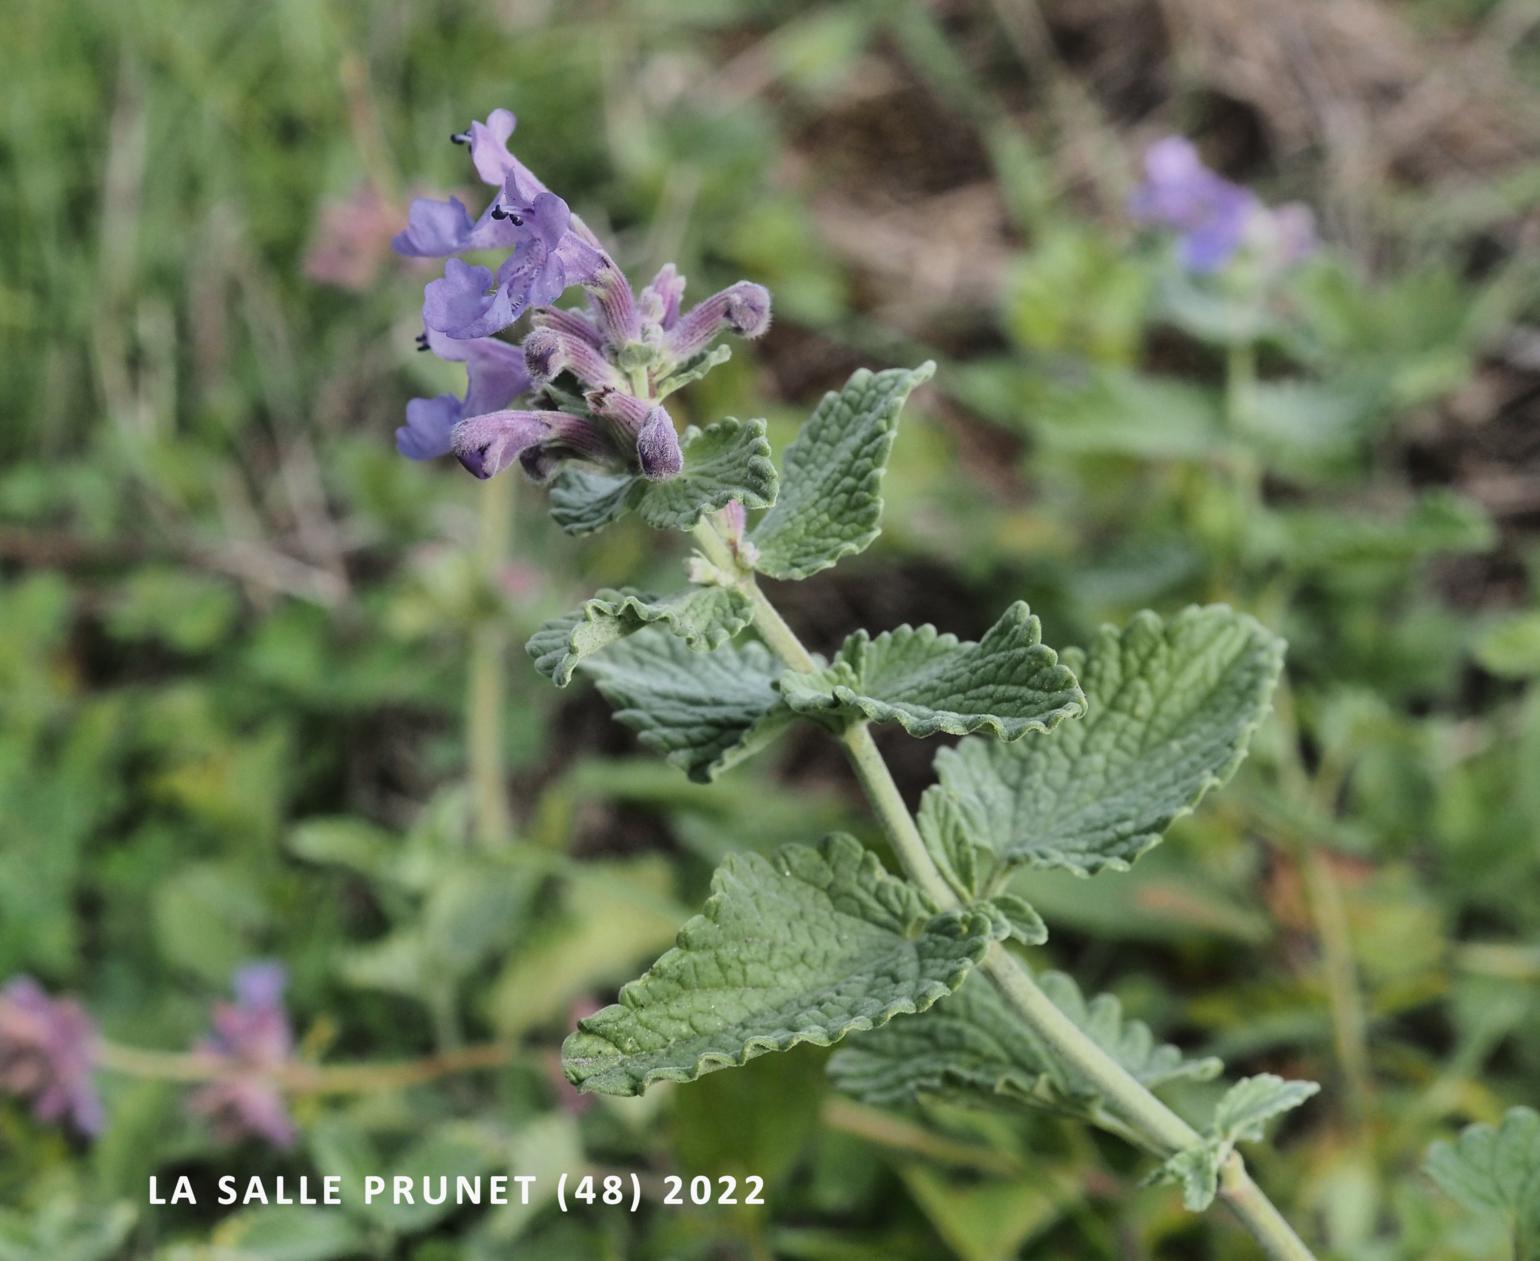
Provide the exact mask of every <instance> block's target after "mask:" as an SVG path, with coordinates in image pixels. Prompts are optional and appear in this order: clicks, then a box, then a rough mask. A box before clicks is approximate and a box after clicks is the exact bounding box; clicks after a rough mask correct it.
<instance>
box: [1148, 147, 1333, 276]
mask: <svg viewBox="0 0 1540 1261" xmlns="http://www.w3.org/2000/svg"><path fill="white" fill-rule="evenodd" d="M1129 210H1130V213H1132V214H1133V216H1134V217H1135V218H1136V219H1138V220H1140V221H1141V222H1143V223H1147V224H1152V225H1154V226H1157V227H1164V228H1171V229H1173V230H1175V231H1176V232H1177V233H1178V234H1179V237H1178V239H1179V242H1180V255H1181V260H1182V265H1183V266H1184V267H1185V268H1187V270H1188V271H1191V272H1196V273H1198V274H1207V273H1210V272H1215V271H1218V270H1219V269H1220V268H1221V267H1223V266H1224V265H1225V264H1226V263H1227V262H1229V261H1230V259H1231V258H1233V257H1234V256H1235V254H1236V253H1237V252H1238V251H1240V250H1241V249H1242V248H1243V247H1248V246H1250V247H1256V249H1257V252H1258V253H1259V254H1260V255H1261V257H1262V258H1263V261H1264V262H1266V263H1267V264H1268V267H1269V270H1281V269H1282V268H1285V267H1288V266H1292V265H1293V264H1294V263H1296V262H1298V261H1299V260H1300V259H1301V258H1303V257H1305V255H1307V254H1309V253H1310V251H1311V250H1313V249H1314V248H1315V229H1314V220H1313V218H1312V216H1311V214H1310V210H1309V208H1308V207H1306V206H1303V205H1301V204H1300V203H1298V202H1291V203H1289V204H1288V205H1286V206H1280V207H1278V208H1277V209H1275V210H1270V209H1268V207H1266V206H1264V205H1263V204H1262V202H1261V201H1260V200H1259V199H1258V198H1257V196H1256V195H1255V194H1254V193H1252V192H1251V191H1250V190H1249V189H1245V188H1242V187H1241V186H1240V185H1239V184H1232V183H1231V182H1230V181H1229V180H1227V179H1225V178H1224V177H1223V176H1220V175H1218V174H1216V173H1215V172H1213V171H1211V170H1210V169H1209V168H1208V167H1206V166H1205V165H1204V164H1203V160H1202V158H1200V157H1199V156H1198V150H1197V148H1196V147H1195V146H1194V145H1193V143H1192V141H1190V140H1187V139H1185V138H1184V137H1181V136H1167V137H1166V138H1165V139H1164V140H1158V141H1156V142H1155V143H1154V144H1153V145H1151V146H1150V147H1149V149H1148V150H1146V152H1145V155H1144V183H1143V184H1141V185H1140V187H1139V189H1138V191H1137V192H1136V193H1135V194H1134V197H1133V200H1132V202H1131V203H1130V206H1129Z"/></svg>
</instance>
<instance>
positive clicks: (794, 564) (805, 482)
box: [751, 361, 936, 578]
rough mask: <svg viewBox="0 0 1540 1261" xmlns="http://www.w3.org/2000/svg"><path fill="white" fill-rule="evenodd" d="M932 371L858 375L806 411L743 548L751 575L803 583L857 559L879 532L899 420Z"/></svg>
mask: <svg viewBox="0 0 1540 1261" xmlns="http://www.w3.org/2000/svg"><path fill="white" fill-rule="evenodd" d="M935 370H936V365H935V364H934V363H931V362H928V361H927V362H925V363H922V364H921V365H920V366H919V367H918V368H889V369H887V370H886V371H883V372H871V371H869V370H868V369H866V368H861V369H858V370H857V371H856V372H855V373H854V374H853V375H852V376H851V378H850V380H849V381H847V382H846V383H845V388H844V389H842V390H839V391H834V390H831V391H830V392H829V393H827V394H825V395H824V396H823V399H822V401H821V402H820V403H819V404H818V406H817V407H816V408H815V409H814V410H813V414H812V416H810V417H809V418H808V421H807V423H806V424H805V425H803V426H802V429H801V431H800V432H799V433H798V434H797V436H796V438H795V440H794V441H793V442H792V444H791V445H790V446H789V447H787V448H786V454H785V455H784V456H783V457H782V461H781V464H782V469H783V474H782V475H783V480H784V485H783V488H782V491H781V497H780V499H779V500H778V501H777V502H776V505H775V507H773V508H772V509H771V510H770V511H769V512H768V513H766V514H765V516H764V519H763V520H761V521H760V523H759V525H758V526H756V527H755V529H754V533H753V534H752V536H751V541H752V542H753V543H754V545H755V546H756V547H757V548H758V549H759V557H758V559H757V560H756V561H755V568H756V569H758V570H759V571H760V572H761V573H765V574H769V575H770V576H771V577H772V578H806V577H808V576H809V575H810V574H816V573H817V572H818V571H819V570H821V569H828V568H829V567H830V566H831V565H833V564H835V563H836V562H838V561H839V560H840V559H841V558H843V557H845V556H852V555H855V554H856V553H857V552H863V551H865V550H866V549H867V548H868V547H869V546H870V545H871V543H872V541H873V540H874V539H876V537H877V536H878V535H879V534H880V533H881V532H882V477H883V474H884V473H885V472H886V471H887V465H888V456H889V454H890V453H891V452H892V450H893V439H894V438H895V437H896V436H897V433H898V417H899V412H900V411H902V410H903V406H904V401H905V400H906V399H907V398H908V397H909V395H910V392H911V391H913V390H914V389H915V387H916V386H918V385H921V384H922V383H924V382H925V381H928V380H930V378H931V375H932V374H933V373H934V372H935Z"/></svg>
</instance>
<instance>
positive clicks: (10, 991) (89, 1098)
mask: <svg viewBox="0 0 1540 1261" xmlns="http://www.w3.org/2000/svg"><path fill="white" fill-rule="evenodd" d="M95 1060H96V1028H95V1026H94V1025H93V1024H92V1023H91V1017H90V1016H88V1015H87V1014H86V1011H85V1009H84V1008H83V1007H81V1005H80V1004H79V1003H77V1002H76V1001H75V1000H74V999H71V998H51V997H49V995H48V994H47V992H46V991H44V989H43V987H42V986H41V985H39V984H38V983H37V982H36V981H34V980H33V979H32V978H31V977H28V976H20V977H16V978H15V979H14V980H12V981H10V982H9V983H8V984H7V985H6V986H5V988H4V989H0V1091H3V1092H4V1093H6V1094H9V1095H17V1096H19V1097H21V1098H23V1099H30V1100H31V1101H32V1105H33V1110H34V1111H35V1112H36V1114H37V1116H38V1118H39V1119H40V1120H43V1121H48V1122H50V1123H53V1122H63V1121H68V1122H70V1123H71V1124H72V1125H74V1127H75V1128H76V1129H77V1130H79V1131H80V1132H81V1133H83V1134H95V1133H96V1132H97V1131H98V1130H100V1129H101V1127H102V1105H101V1100H100V1099H98V1098H97V1094H96V1087H95V1085H94V1084H93V1082H92V1079H91V1075H92V1070H93V1068H94V1065H95Z"/></svg>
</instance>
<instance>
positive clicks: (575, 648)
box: [524, 587, 754, 687]
mask: <svg viewBox="0 0 1540 1261" xmlns="http://www.w3.org/2000/svg"><path fill="white" fill-rule="evenodd" d="M753 616H754V614H753V608H752V606H751V605H750V604H749V599H748V597H747V596H746V595H744V594H743V593H742V592H741V591H737V590H734V589H732V588H729V587H693V588H691V589H689V590H687V591H681V592H678V593H677V594H675V595H671V596H651V595H644V594H642V593H641V592H638V591H632V590H630V589H625V590H620V591H615V590H611V589H609V588H606V589H604V590H602V591H600V592H598V593H597V594H596V595H594V596H592V597H591V598H590V599H587V600H585V601H583V603H582V604H580V605H578V607H577V608H575V609H573V610H572V612H570V613H567V614H564V615H563V616H561V617H558V618H553V619H552V620H551V621H549V622H547V623H546V624H545V625H544V626H542V627H541V628H540V629H539V630H537V631H536V632H535V633H534V635H532V636H531V637H530V640H529V643H527V644H526V645H525V646H524V650H525V651H526V652H528V653H529V655H530V656H531V657H533V658H534V659H535V669H537V670H539V671H540V673H541V674H543V675H545V677H546V678H548V679H550V680H551V682H552V683H554V684H556V686H557V687H566V686H567V684H568V683H570V682H571V681H572V674H573V672H574V671H575V670H576V669H577V666H578V663H579V662H581V661H582V660H583V658H584V657H587V656H589V655H591V654H592V653H596V652H598V651H600V650H601V649H603V648H607V647H609V645H611V644H613V643H615V642H616V641H617V640H620V639H624V638H625V637H626V636H627V635H634V634H635V633H636V632H637V631H639V630H641V629H642V628H643V627H644V626H652V625H656V626H660V627H662V628H663V629H664V630H667V631H668V632H669V633H670V634H673V635H677V636H678V637H679V638H680V639H682V640H683V641H684V643H685V646H686V647H687V648H693V649H694V650H695V651H697V652H709V651H710V650H711V649H713V648H720V647H721V646H722V645H723V644H725V643H726V642H727V641H728V640H729V639H731V638H732V637H733V636H734V635H736V634H737V633H738V632H739V631H741V630H742V629H743V628H744V627H745V626H747V625H748V624H749V622H750V621H752V620H753Z"/></svg>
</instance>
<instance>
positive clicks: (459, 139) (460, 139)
mask: <svg viewBox="0 0 1540 1261" xmlns="http://www.w3.org/2000/svg"><path fill="white" fill-rule="evenodd" d="M470 142H471V133H470V132H468V131H457V132H455V133H454V135H452V136H450V137H449V143H450V144H470Z"/></svg>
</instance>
